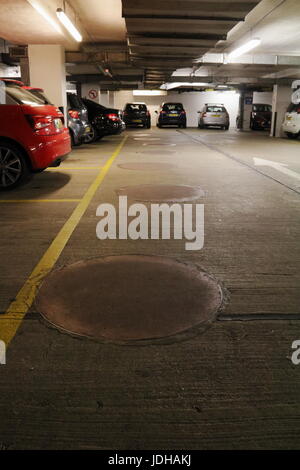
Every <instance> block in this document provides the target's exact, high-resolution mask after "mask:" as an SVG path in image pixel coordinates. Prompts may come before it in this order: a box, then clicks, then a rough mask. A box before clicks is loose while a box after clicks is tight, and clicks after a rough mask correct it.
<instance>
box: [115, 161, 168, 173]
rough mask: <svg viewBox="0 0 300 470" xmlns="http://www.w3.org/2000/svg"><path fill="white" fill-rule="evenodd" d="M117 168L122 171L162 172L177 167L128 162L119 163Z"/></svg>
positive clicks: (166, 164) (159, 163) (163, 164)
mask: <svg viewBox="0 0 300 470" xmlns="http://www.w3.org/2000/svg"><path fill="white" fill-rule="evenodd" d="M118 167H119V168H122V169H123V170H140V171H147V170H148V171H159V170H161V171H164V170H172V169H173V168H176V167H177V165H173V164H172V163H163V162H157V163H155V162H128V163H120V164H119V165H118Z"/></svg>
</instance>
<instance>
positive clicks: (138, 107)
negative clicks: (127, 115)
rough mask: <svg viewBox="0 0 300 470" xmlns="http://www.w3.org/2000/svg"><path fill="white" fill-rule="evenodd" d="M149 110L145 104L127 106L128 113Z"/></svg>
mask: <svg viewBox="0 0 300 470" xmlns="http://www.w3.org/2000/svg"><path fill="white" fill-rule="evenodd" d="M146 110H147V106H146V105H145V104H135V103H132V104H128V105H127V106H126V111H129V112H130V111H146Z"/></svg>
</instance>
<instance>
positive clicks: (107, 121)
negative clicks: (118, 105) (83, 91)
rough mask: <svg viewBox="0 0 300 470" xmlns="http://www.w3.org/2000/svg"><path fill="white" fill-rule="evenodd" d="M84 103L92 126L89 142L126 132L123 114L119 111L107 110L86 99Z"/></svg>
mask: <svg viewBox="0 0 300 470" xmlns="http://www.w3.org/2000/svg"><path fill="white" fill-rule="evenodd" d="M82 101H83V103H84V104H85V106H86V107H87V110H88V118H89V122H90V126H91V132H90V134H89V142H93V141H95V140H99V139H101V138H102V137H103V136H105V135H112V134H120V133H121V132H123V131H124V130H125V123H124V122H123V120H122V113H121V112H120V111H119V110H118V109H113V108H106V107H105V106H102V105H101V104H98V103H95V102H94V101H91V100H88V99H86V98H83V99H82Z"/></svg>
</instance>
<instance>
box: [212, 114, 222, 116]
mask: <svg viewBox="0 0 300 470" xmlns="http://www.w3.org/2000/svg"><path fill="white" fill-rule="evenodd" d="M212 117H221V116H220V114H213V115H212Z"/></svg>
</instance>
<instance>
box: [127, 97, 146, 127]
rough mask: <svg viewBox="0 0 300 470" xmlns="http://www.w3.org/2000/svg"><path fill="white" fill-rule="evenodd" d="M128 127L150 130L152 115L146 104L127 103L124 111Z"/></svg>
mask: <svg viewBox="0 0 300 470" xmlns="http://www.w3.org/2000/svg"><path fill="white" fill-rule="evenodd" d="M123 117H124V122H125V124H126V126H141V125H142V126H143V127H147V129H150V127H151V115H150V112H149V111H148V109H147V106H146V104H145V103H127V104H126V106H125V108H124V111H123Z"/></svg>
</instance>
